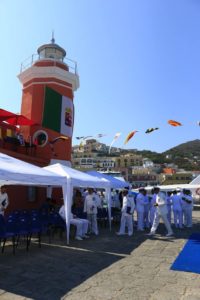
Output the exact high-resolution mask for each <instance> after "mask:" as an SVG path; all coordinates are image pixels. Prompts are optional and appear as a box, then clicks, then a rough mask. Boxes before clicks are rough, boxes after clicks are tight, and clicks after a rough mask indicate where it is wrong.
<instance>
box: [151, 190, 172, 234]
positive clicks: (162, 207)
mask: <svg viewBox="0 0 200 300" xmlns="http://www.w3.org/2000/svg"><path fill="white" fill-rule="evenodd" d="M154 193H155V195H156V198H155V200H156V202H155V207H156V212H155V217H154V221H153V225H152V227H151V232H150V234H149V235H154V234H155V233H156V230H157V228H158V225H159V221H160V218H161V219H162V220H163V222H164V224H165V227H166V229H167V234H166V236H172V235H173V231H172V228H171V225H170V223H169V221H168V219H167V205H166V199H165V195H164V193H161V192H160V189H159V188H158V187H156V188H154Z"/></svg>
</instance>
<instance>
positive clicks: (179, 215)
mask: <svg viewBox="0 0 200 300" xmlns="http://www.w3.org/2000/svg"><path fill="white" fill-rule="evenodd" d="M173 213H174V225H175V227H176V228H177V227H179V228H182V227H183V211H182V210H180V209H174V210H173Z"/></svg>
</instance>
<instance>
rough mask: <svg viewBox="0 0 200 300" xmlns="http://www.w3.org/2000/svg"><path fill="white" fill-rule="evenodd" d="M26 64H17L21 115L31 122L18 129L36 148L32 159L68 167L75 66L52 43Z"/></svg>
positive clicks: (72, 118)
mask: <svg viewBox="0 0 200 300" xmlns="http://www.w3.org/2000/svg"><path fill="white" fill-rule="evenodd" d="M37 53H38V54H37V57H36V59H35V56H34V55H33V56H32V58H31V62H30V64H29V65H28V66H27V65H26V64H27V62H26V64H24V63H23V64H22V65H21V72H20V74H19V75H18V78H19V80H20V82H21V83H22V85H23V91H22V104H21V114H23V115H25V116H26V117H27V118H30V119H31V120H33V121H34V122H35V125H33V126H22V127H21V130H22V133H23V135H24V138H25V139H26V140H27V141H29V142H30V144H32V145H33V144H35V145H36V156H37V157H40V158H44V159H46V160H49V163H54V162H60V163H63V164H66V165H70V161H71V145H72V141H71V140H72V134H73V125H74V105H73V97H74V91H76V90H77V89H78V87H79V77H78V74H77V67H76V63H75V62H74V61H72V60H69V59H66V58H65V57H66V51H65V50H64V49H63V48H61V47H60V46H59V45H57V44H56V43H55V39H54V37H52V40H51V43H49V44H45V45H42V46H40V47H39V48H38V50H37Z"/></svg>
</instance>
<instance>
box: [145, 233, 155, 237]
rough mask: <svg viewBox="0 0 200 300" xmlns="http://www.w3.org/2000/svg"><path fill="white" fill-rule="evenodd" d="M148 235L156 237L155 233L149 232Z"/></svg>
mask: <svg viewBox="0 0 200 300" xmlns="http://www.w3.org/2000/svg"><path fill="white" fill-rule="evenodd" d="M147 235H148V236H153V235H155V232H149V233H147Z"/></svg>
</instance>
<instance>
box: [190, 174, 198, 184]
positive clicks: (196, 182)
mask: <svg viewBox="0 0 200 300" xmlns="http://www.w3.org/2000/svg"><path fill="white" fill-rule="evenodd" d="M190 184H200V175H199V176H197V177H196V178H195V179H193V180H192V181H191V182H190Z"/></svg>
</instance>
